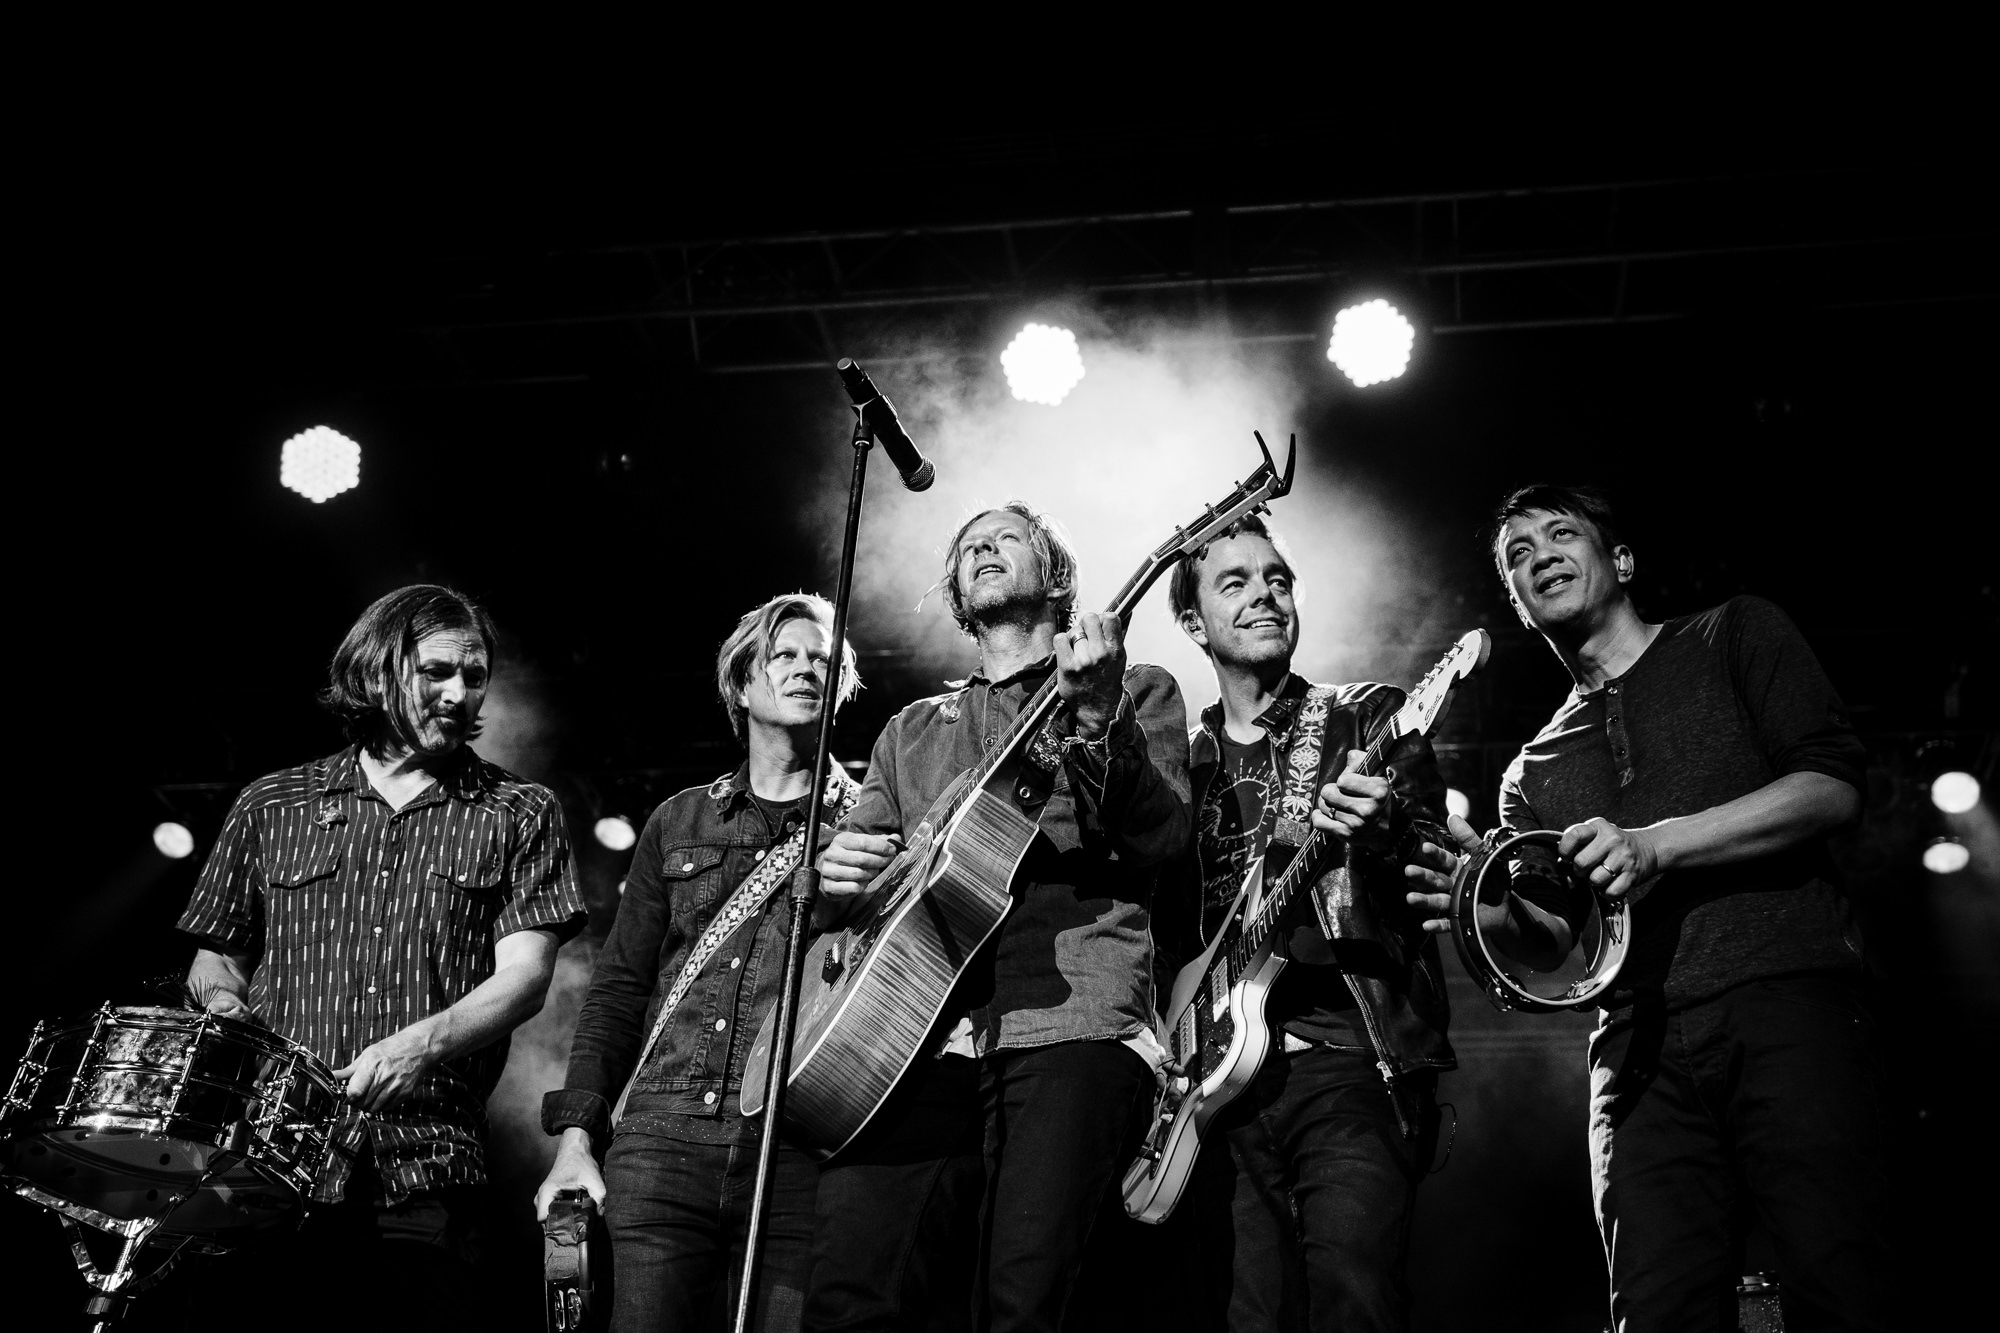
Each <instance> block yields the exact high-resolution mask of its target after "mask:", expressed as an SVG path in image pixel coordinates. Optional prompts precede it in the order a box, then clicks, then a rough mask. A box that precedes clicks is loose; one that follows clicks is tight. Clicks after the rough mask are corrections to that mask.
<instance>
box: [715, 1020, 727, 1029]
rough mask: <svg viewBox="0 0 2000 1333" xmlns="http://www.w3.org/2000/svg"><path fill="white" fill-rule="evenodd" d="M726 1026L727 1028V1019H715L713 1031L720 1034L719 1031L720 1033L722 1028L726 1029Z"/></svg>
mask: <svg viewBox="0 0 2000 1333" xmlns="http://www.w3.org/2000/svg"><path fill="white" fill-rule="evenodd" d="M728 1026H729V1020H728V1019H726V1018H718V1019H716V1020H715V1030H716V1031H717V1032H720V1031H722V1029H724V1028H726V1027H728Z"/></svg>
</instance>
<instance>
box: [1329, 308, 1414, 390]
mask: <svg viewBox="0 0 2000 1333" xmlns="http://www.w3.org/2000/svg"><path fill="white" fill-rule="evenodd" d="M1416 342H1417V330H1416V328H1415V327H1414V326H1413V325H1412V324H1411V323H1410V321H1409V320H1407V319H1404V318H1403V312H1402V311H1400V310H1398V309H1396V307H1394V306H1392V305H1390V304H1389V303H1388V302H1387V301H1382V300H1375V301H1363V302H1362V303H1361V304H1360V305H1351V306H1349V307H1347V309H1345V310H1343V311H1341V312H1340V313H1339V314H1337V315H1335V316H1334V317H1333V338H1332V340H1331V341H1330V342H1328V343H1327V345H1326V359H1327V360H1329V361H1331V362H1333V364H1334V365H1336V366H1339V367H1340V373H1341V374H1343V375H1345V376H1347V378H1348V379H1350V380H1353V381H1354V386H1355V387H1356V388H1357V389H1365V388H1367V387H1368V386H1369V385H1371V384H1380V383H1381V382H1382V381H1383V380H1392V379H1395V378H1396V376H1398V375H1400V374H1402V373H1403V372H1404V371H1405V370H1407V369H1409V366H1410V349H1411V348H1412V347H1414V346H1416Z"/></svg>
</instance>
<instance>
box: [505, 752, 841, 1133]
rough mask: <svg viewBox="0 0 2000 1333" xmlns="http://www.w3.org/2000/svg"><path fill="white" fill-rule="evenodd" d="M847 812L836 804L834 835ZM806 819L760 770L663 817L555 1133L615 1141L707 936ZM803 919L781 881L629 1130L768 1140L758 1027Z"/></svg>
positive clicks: (666, 805) (552, 1101)
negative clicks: (747, 1102)
mask: <svg viewBox="0 0 2000 1333" xmlns="http://www.w3.org/2000/svg"><path fill="white" fill-rule="evenodd" d="M838 813H839V812H838V810H837V809H835V808H834V807H832V806H828V807H825V809H824V811H823V813H822V815H821V818H822V820H823V821H824V822H825V826H826V827H828V828H831V827H832V826H833V821H834V820H835V819H836V818H837V817H838ZM805 817H806V798H804V797H800V798H799V799H798V800H797V801H793V802H788V803H785V804H782V805H780V804H777V803H775V802H762V801H759V800H757V799H756V798H755V797H754V796H753V795H752V794H751V791H750V777H749V769H748V768H747V767H743V768H739V769H737V771H736V772H735V773H734V774H732V775H729V776H727V777H722V778H718V779H716V780H715V781H714V782H713V783H711V784H710V785H708V786H707V787H690V788H689V789H688V790H686V791H684V792H681V793H680V794H679V795H677V796H674V797H672V798H670V799H669V800H667V801H665V802H663V803H662V804H661V805H660V807H659V809H657V810H655V811H654V812H653V814H652V817H651V818H650V819H648V820H647V821H646V827H645V831H644V832H642V833H641V834H640V835H639V842H638V846H637V847H636V848H635V849H634V851H633V853H632V866H631V870H630V873H628V874H627V875H626V877H625V892H624V895H623V896H622V897H621V898H620V899H619V902H618V916H617V918H616V919H615V920H614V921H613V922H612V923H611V933H610V934H609V935H608V936H607V937H606V938H605V941H604V947H603V948H602V949H601V950H600V951H599V952H598V955H597V963H596V966H595V968H594V970H593V971H592V973H591V978H590V991H589V994H588V995H587V996H585V998H584V1002H583V1009H582V1011H581V1012H580V1013H579V1014H578V1015H577V1021H576V1036H575V1038H574V1039H573V1040H572V1042H571V1045H570V1053H569V1071H568V1073H567V1075H566V1076H565V1078H564V1080H563V1086H562V1088H561V1089H560V1090H558V1091H555V1092H551V1093H550V1094H548V1096H547V1097H546V1098H545V1099H544V1100H543V1103H542V1127H543V1128H544V1129H546V1130H547V1131H548V1132H549V1133H551V1134H554V1133H560V1132H561V1131H562V1130H563V1129H565V1128H567V1127H569V1126H572V1125H574V1126H577V1127H579V1128H582V1129H584V1130H587V1131H589V1133H590V1135H591V1138H592V1139H593V1141H595V1142H596V1143H598V1144H600V1145H601V1144H602V1143H603V1142H604V1140H605V1138H606V1137H607V1136H608V1134H609V1131H610V1111H611V1107H612V1105H613V1103H615V1102H616V1101H617V1099H618V1094H619V1090H620V1089H621V1088H623V1087H624V1086H625V1082H626V1080H627V1079H628V1078H630V1077H631V1075H632V1069H633V1065H634V1064H635V1063H637V1061H638V1059H639V1052H640V1051H641V1050H642V1049H643V1048H644V1046H645V1042H646V1037H647V1036H648V1034H650V1033H651V1032H652V1030H653V1027H654V1024H655V1023H656V1022H657V1020H658V1018H659V1013H660V1006H661V1004H662V1003H663V1002H664V1001H665V999H666V996H667V992H668V991H670V990H671V989H672V988H673V984H674V981H675V979H676V978H678V977H679V976H680V974H681V971H682V969H683V968H685V967H686V966H687V962H688V958H689V955H690V954H691V953H692V952H693V951H694V948H695V946H696V944H697V943H699V942H700V940H701V937H702V934H703V932H705V931H706V930H707V929H708V927H709V923H710V922H712V921H713V920H714V919H715V917H716V915H717V914H718V913H719V912H721V911H722V909H723V908H724V906H726V905H727V904H728V902H729V900H730V898H731V896H732V895H734V894H735V892H736V891H737V889H738V888H739V887H741V886H742V884H743V881H744V880H746V879H748V878H749V877H750V875H751V873H752V872H753V871H755V870H756V869H757V868H758V867H759V866H760V865H762V864H763V862H764V860H765V858H766V857H768V856H770V855H772V854H773V852H774V851H775V849H776V848H778V847H779V846H780V845H781V844H782V843H783V842H784V840H785V839H786V838H788V837H790V836H791V834H792V833H793V832H794V831H795V830H797V829H798V828H800V827H801V826H802V825H803V824H804V822H805ZM791 915H792V913H791V904H790V902H789V900H788V897H787V886H786V885H784V884H779V885H778V886H777V887H776V888H775V889H774V890H773V891H772V893H771V895H770V897H769V899H768V900H767V901H766V902H765V904H764V905H763V907H762V908H760V909H759V910H758V911H757V912H756V913H755V914H754V915H753V916H751V917H750V918H749V919H748V920H746V921H744V922H743V924H742V925H740V926H738V927H737V929H736V930H735V932H734V933H733V934H731V935H730V936H729V937H728V938H727V939H725V940H723V941H722V943H721V945H720V947H718V948H717V949H716V951H715V953H714V954H713V955H712V956H711V957H710V958H709V959H708V961H707V963H706V964H705V965H704V966H703V967H702V969H701V971H700V973H699V974H697V976H696V977H695V979H694V981H693V983H692V984H691V985H690V986H689V987H688V989H687V991H686V992H685V993H684V994H683V995H682V997H681V1001H680V1005H679V1007H678V1008H676V1009H675V1010H674V1013H673V1016H672V1017H671V1018H670V1019H669V1020H668V1023H667V1027H666V1030H665V1031H663V1032H662V1033H661V1034H660V1038H659V1040H658V1041H657V1042H655V1043H654V1045H653V1049H652V1051H651V1053H650V1054H649V1055H648V1056H647V1057H646V1063H645V1066H644V1067H643V1068H641V1069H640V1070H639V1071H638V1077H637V1078H636V1079H634V1080H633V1082H632V1093H631V1096H630V1097H629V1098H628V1100H627V1101H626V1104H625V1115H624V1118H623V1119H622V1120H620V1121H619V1129H620V1131H621V1132H629V1131H641V1132H646V1133H652V1134H659V1135H662V1136H664V1137H668V1138H677V1139H681V1140H684V1141H687V1142H694V1143H744V1142H749V1141H752V1140H754V1139H755V1138H756V1136H757V1133H758V1130H759V1126H760V1125H761V1123H762V1122H761V1121H760V1120H757V1119H752V1118H746V1117H744V1116H743V1115H742V1114H741V1112H740V1111H739V1109H738V1107H737V1093H738V1090H739V1089H740V1088H741V1087H742V1083H743V1068H744V1064H745V1062H746V1060H747V1059H748V1057H749V1052H750V1046H751V1043H752V1042H753V1041H754V1040H755V1039H756V1036H757V1029H758V1027H759V1026H760V1025H761V1024H762V1023H763V1021H764V1016H765V1014H767V1013H768V1012H769V1011H770V1008H771V1006H772V1005H773V1004H774V1003H776V1001H777V998H778V987H779V984H780V982H781V981H782V979H783V974H784V967H785V937H786V932H787V931H788V930H789V929H790V926H791Z"/></svg>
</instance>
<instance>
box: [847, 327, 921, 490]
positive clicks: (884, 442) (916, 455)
mask: <svg viewBox="0 0 2000 1333" xmlns="http://www.w3.org/2000/svg"><path fill="white" fill-rule="evenodd" d="M834 369H835V370H837V371H839V372H840V382H841V383H842V384H845V385H846V386H847V396H848V397H849V398H850V399H852V400H853V402H854V406H855V407H856V408H858V409H859V410H860V412H861V424H862V425H863V426H866V427H867V428H868V433H869V434H870V435H873V436H874V437H875V440H876V442H877V443H878V444H880V445H881V446H882V451H883V452H884V453H886V454H888V455H889V461H890V462H892V463H894V464H895V465H896V471H898V472H900V473H901V474H902V476H903V485H905V486H907V487H909V488H910V489H911V490H913V491H927V490H929V489H930V486H931V483H932V482H933V481H936V480H937V469H936V468H934V467H932V466H931V460H930V459H928V458H925V457H924V456H923V454H922V453H920V452H919V451H918V449H917V446H916V445H915V444H913V443H911V441H910V437H909V434H908V433H907V432H906V431H904V429H903V423H902V422H900V421H898V420H897V419H896V409H895V408H893V407H891V406H890V405H889V400H888V399H887V398H884V397H883V396H882V391H881V390H880V389H878V388H876V387H875V381H873V380H871V379H869V378H868V372H867V371H865V370H863V369H862V368H861V366H860V364H859V363H858V362H856V361H855V360H854V358H853V357H848V356H843V357H842V358H840V362H839V364H838V365H836V366H834Z"/></svg>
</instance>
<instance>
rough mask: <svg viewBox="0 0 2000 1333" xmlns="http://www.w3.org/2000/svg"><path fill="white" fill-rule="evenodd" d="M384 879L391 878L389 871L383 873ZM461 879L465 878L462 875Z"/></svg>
mask: <svg viewBox="0 0 2000 1333" xmlns="http://www.w3.org/2000/svg"><path fill="white" fill-rule="evenodd" d="M382 878H383V879H387V878H389V872H388V871H386V870H385V871H383V872H382ZM459 878H461V879H463V878H464V876H463V875H461V876H459Z"/></svg>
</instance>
